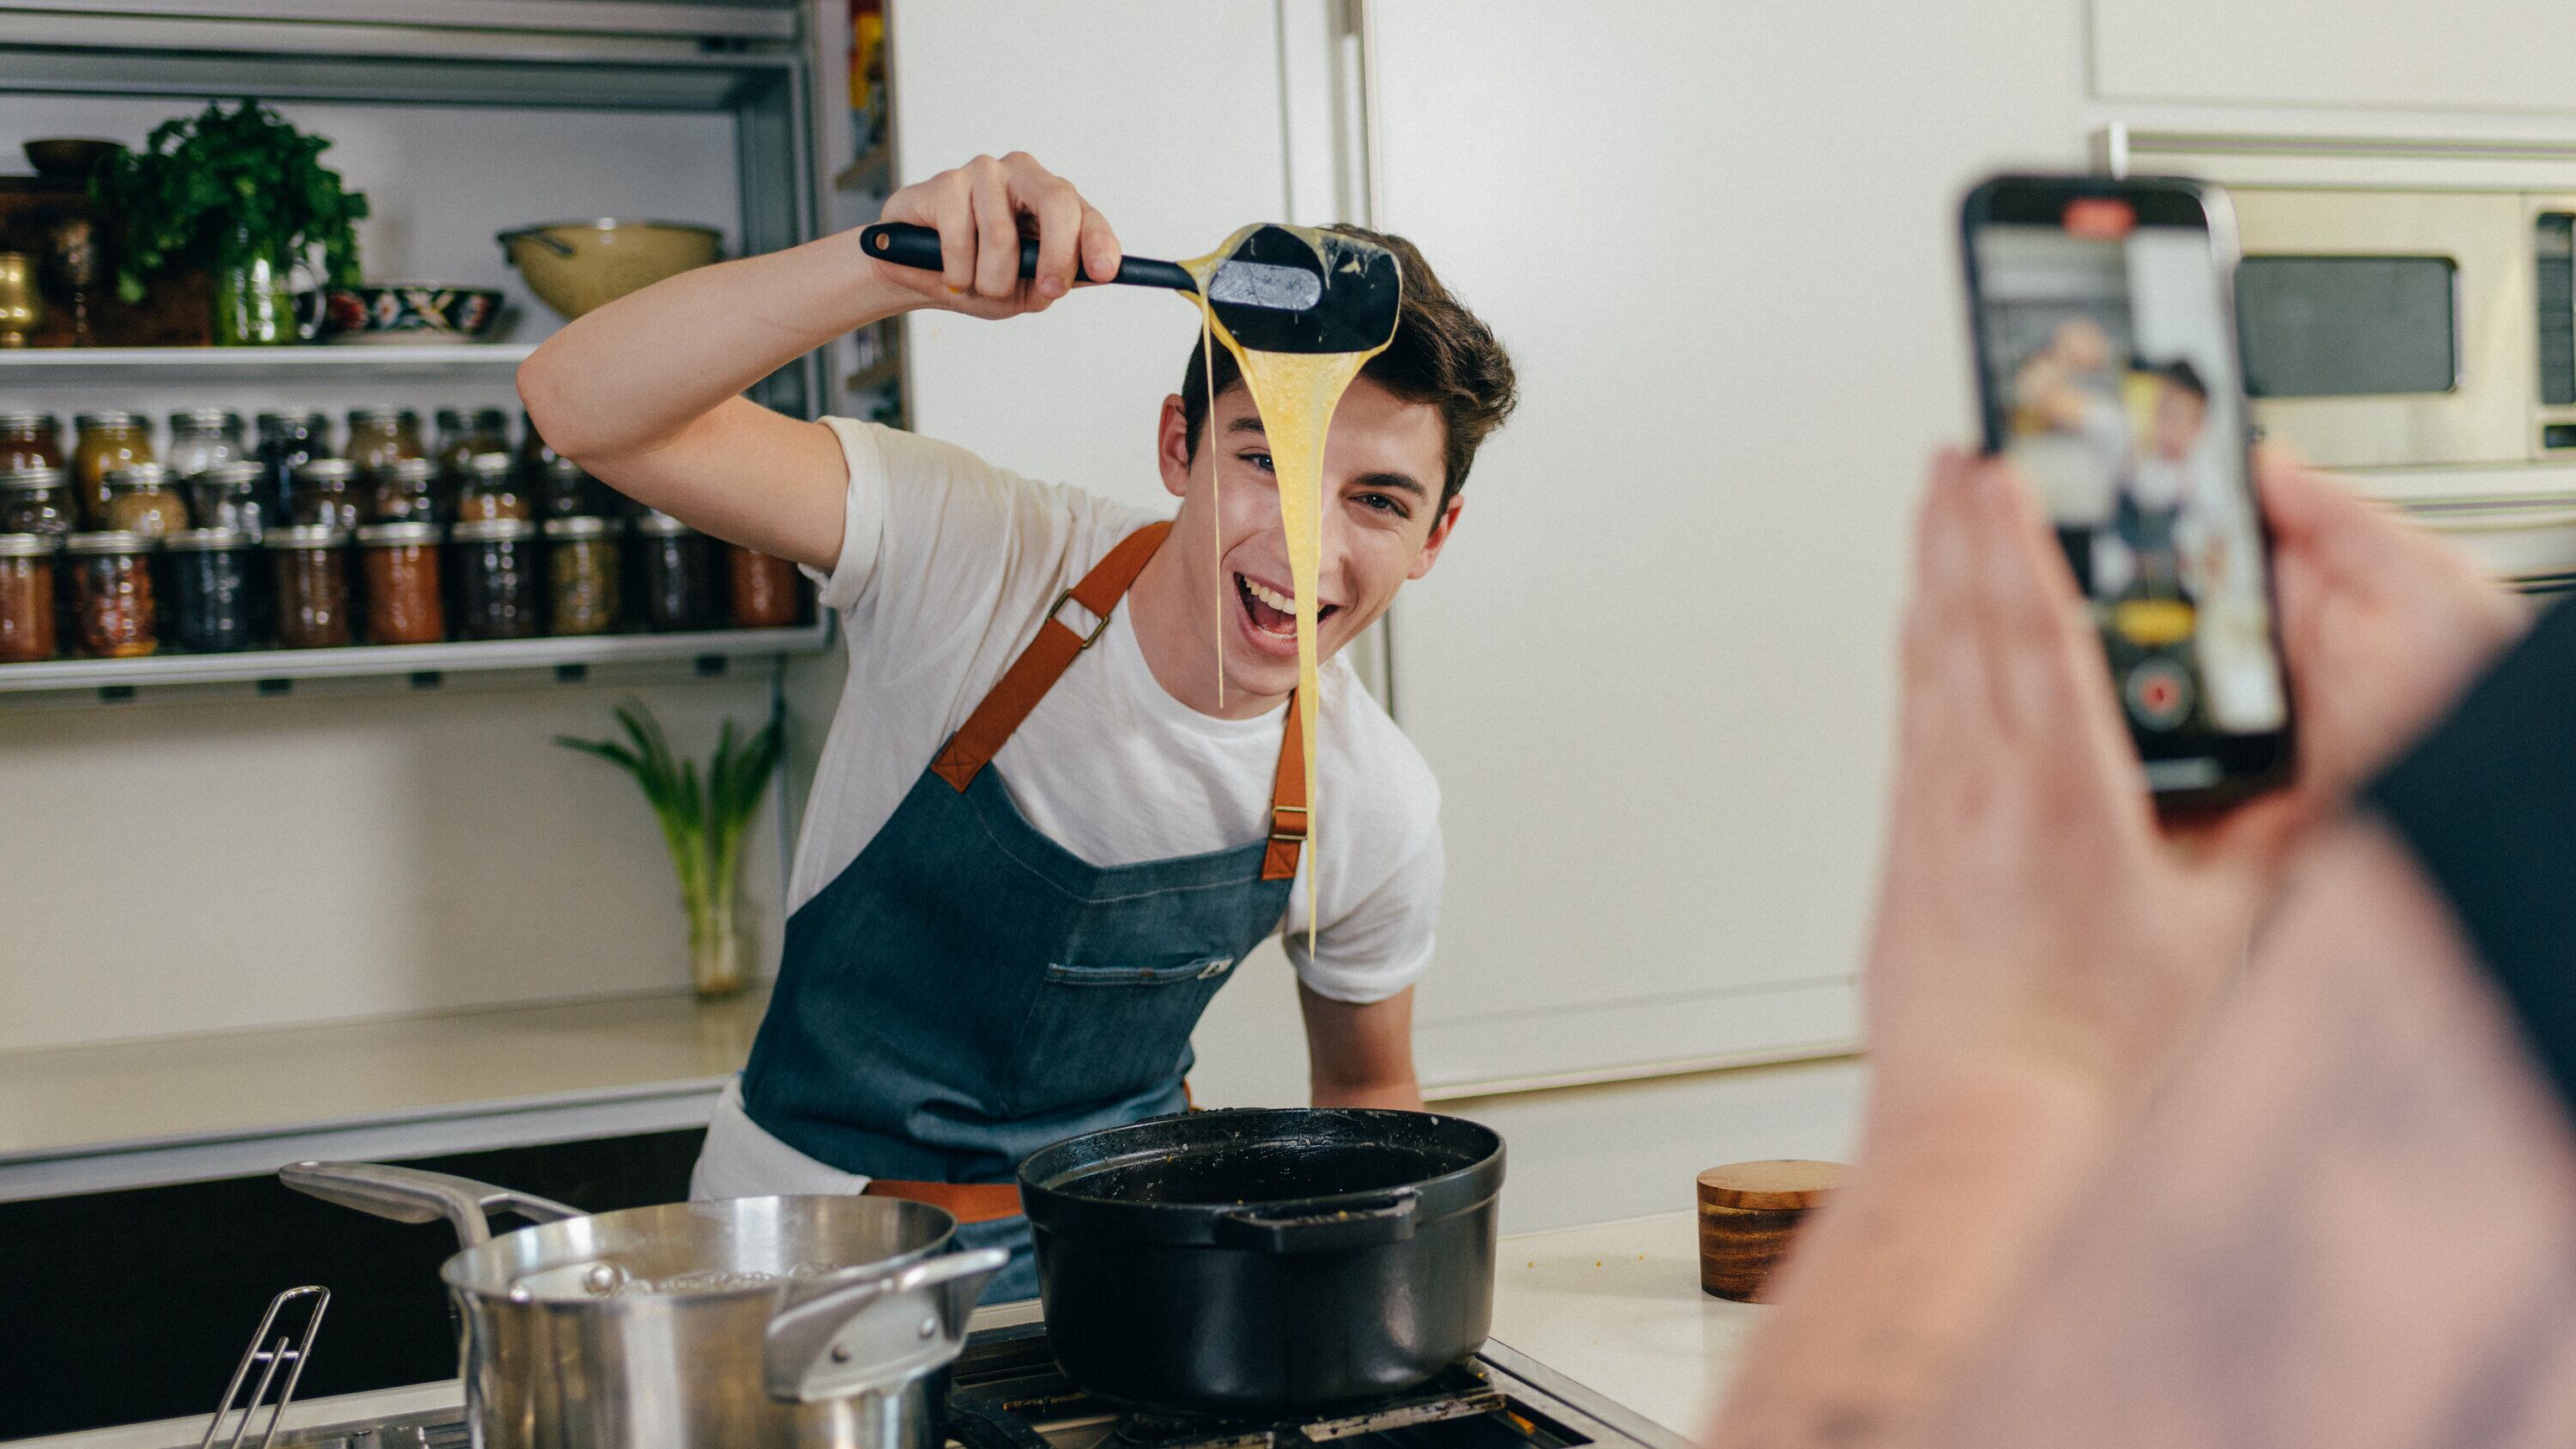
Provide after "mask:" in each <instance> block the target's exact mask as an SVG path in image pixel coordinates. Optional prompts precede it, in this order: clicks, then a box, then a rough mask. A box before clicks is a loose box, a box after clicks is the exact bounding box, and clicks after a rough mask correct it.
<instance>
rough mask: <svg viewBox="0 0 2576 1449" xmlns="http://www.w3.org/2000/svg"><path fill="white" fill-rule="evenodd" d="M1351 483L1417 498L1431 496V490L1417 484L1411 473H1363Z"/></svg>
mask: <svg viewBox="0 0 2576 1449" xmlns="http://www.w3.org/2000/svg"><path fill="white" fill-rule="evenodd" d="M1351 482H1352V486H1354V487H1359V488H1384V489H1386V490H1388V491H1389V492H1393V493H1410V494H1412V495H1413V496H1414V497H1416V498H1428V497H1430V496H1431V490H1430V489H1428V488H1425V487H1423V486H1422V485H1421V484H1419V483H1417V482H1415V481H1414V480H1413V475H1412V474H1410V473H1363V474H1361V475H1360V476H1359V477H1357V478H1354V479H1352V480H1351Z"/></svg>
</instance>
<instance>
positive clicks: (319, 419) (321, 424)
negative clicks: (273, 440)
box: [259, 413, 331, 433]
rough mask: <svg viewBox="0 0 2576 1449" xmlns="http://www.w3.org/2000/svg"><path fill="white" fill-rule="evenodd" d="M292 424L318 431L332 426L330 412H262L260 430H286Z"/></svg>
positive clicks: (269, 431)
mask: <svg viewBox="0 0 2576 1449" xmlns="http://www.w3.org/2000/svg"><path fill="white" fill-rule="evenodd" d="M290 425H292V426H297V427H301V428H303V429H304V430H305V431H306V432H311V433H318V432H320V431H322V430H323V429H324V428H327V427H329V426H331V415H330V414H329V413H261V414H260V415H259V430H260V431H261V432H263V433H279V432H284V431H285V430H286V429H287V428H288V427H289V426H290Z"/></svg>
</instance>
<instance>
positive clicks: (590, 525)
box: [546, 513, 617, 538]
mask: <svg viewBox="0 0 2576 1449" xmlns="http://www.w3.org/2000/svg"><path fill="white" fill-rule="evenodd" d="M616 531H617V520H616V519H614V518H602V517H600V516H599V515H597V514H595V513H584V514H578V515H576V516H574V517H571V518H549V519H547V520H546V537H548V538H606V537H608V536H609V535H610V534H612V533H615V532H616Z"/></svg>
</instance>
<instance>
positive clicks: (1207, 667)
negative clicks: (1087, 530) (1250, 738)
mask: <svg viewBox="0 0 2576 1449" xmlns="http://www.w3.org/2000/svg"><path fill="white" fill-rule="evenodd" d="M1180 549H1181V541H1180V535H1179V534H1178V533H1177V532H1176V533H1174V535H1173V536H1172V538H1171V539H1169V540H1167V541H1166V542H1165V543H1164V545H1163V546H1162V547H1161V548H1159V549H1156V550H1155V551H1154V556H1153V558H1151V559H1149V560H1147V561H1146V564H1145V571H1144V572H1143V573H1141V574H1138V575H1137V576H1136V582H1135V583H1134V584H1133V585H1131V586H1130V587H1129V588H1128V590H1127V600H1126V608H1127V622H1128V625H1129V626H1130V627H1131V628H1133V629H1134V630H1135V631H1136V647H1137V648H1138V649H1140V650H1142V651H1143V652H1144V655H1145V667H1146V669H1147V670H1149V671H1151V672H1152V674H1153V676H1154V682H1155V683H1156V684H1159V685H1161V686H1162V687H1163V692H1164V693H1165V694H1168V695H1170V696H1171V697H1172V698H1174V699H1177V700H1179V701H1180V702H1181V703H1183V704H1185V705H1188V706H1189V707H1190V708H1191V709H1194V710H1197V711H1198V712H1199V713H1200V714H1204V715H1211V716H1214V717H1215V718H1218V719H1251V718H1252V717H1254V716H1255V715H1261V714H1267V713H1269V712H1270V711H1271V710H1274V709H1277V708H1278V707H1279V706H1280V705H1281V704H1282V703H1284V702H1286V700H1287V698H1288V696H1286V695H1284V694H1267V695H1257V694H1250V693H1247V692H1245V691H1243V690H1240V689H1236V688H1233V687H1231V686H1228V687H1227V688H1226V689H1225V690H1224V696H1225V700H1224V703H1223V705H1222V706H1220V705H1219V704H1218V702H1217V695H1218V686H1217V672H1218V669H1220V668H1222V664H1221V663H1220V661H1221V660H1222V658H1223V654H1222V653H1221V651H1220V649H1219V646H1218V644H1217V639H1216V634H1215V631H1216V630H1218V629H1221V628H1223V627H1224V626H1225V621H1224V619H1223V616H1222V615H1220V614H1219V613H1218V612H1217V611H1216V610H1215V609H1213V608H1210V607H1209V606H1208V597H1209V595H1210V594H1212V593H1213V592H1214V591H1213V590H1212V589H1206V588H1201V587H1198V586H1197V585H1196V583H1195V582H1194V581H1193V580H1192V579H1191V578H1190V575H1189V569H1188V568H1187V566H1186V565H1185V564H1184V563H1183V562H1182V558H1181V553H1180Z"/></svg>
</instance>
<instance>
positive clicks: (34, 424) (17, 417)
mask: <svg viewBox="0 0 2576 1449" xmlns="http://www.w3.org/2000/svg"><path fill="white" fill-rule="evenodd" d="M61 426H62V424H60V423H58V422H56V421H54V415H53V414H52V413H49V412H45V411H42V410H40V409H37V408H0V429H6V430H8V431H10V432H13V433H17V432H24V431H26V430H27V429H29V428H42V429H44V430H45V431H46V432H49V433H50V432H52V431H54V430H55V429H56V428H59V427H61Z"/></svg>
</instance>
